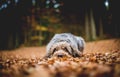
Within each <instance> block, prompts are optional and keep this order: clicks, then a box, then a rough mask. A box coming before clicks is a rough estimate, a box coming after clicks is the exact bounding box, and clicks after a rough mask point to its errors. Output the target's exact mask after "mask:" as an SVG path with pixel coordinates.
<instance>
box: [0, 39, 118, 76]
mask: <svg viewBox="0 0 120 77" xmlns="http://www.w3.org/2000/svg"><path fill="white" fill-rule="evenodd" d="M45 51H46V50H45V46H44V47H21V48H18V49H16V50H11V51H7V50H6V51H0V77H120V39H110V40H101V41H95V42H87V43H86V47H85V50H84V54H83V55H82V57H80V58H72V57H64V58H56V57H53V58H48V59H41V58H42V57H43V56H44V55H45Z"/></svg>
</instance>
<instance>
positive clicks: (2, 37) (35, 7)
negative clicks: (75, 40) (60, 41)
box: [0, 0, 120, 50]
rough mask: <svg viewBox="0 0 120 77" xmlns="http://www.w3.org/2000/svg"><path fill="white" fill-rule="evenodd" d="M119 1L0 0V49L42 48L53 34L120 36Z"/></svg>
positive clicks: (92, 37)
mask: <svg viewBox="0 0 120 77" xmlns="http://www.w3.org/2000/svg"><path fill="white" fill-rule="evenodd" d="M118 1H119V0H0V50H4V49H14V48H17V47H20V46H43V45H46V44H47V43H48V42H49V41H50V39H51V38H52V37H53V35H54V34H55V33H62V32H68V33H73V34H75V35H78V36H82V37H83V38H85V40H86V41H94V40H101V39H109V38H119V37H120V23H119V21H120V20H119V18H120V12H119V10H120V9H119V5H120V4H119V2H118Z"/></svg>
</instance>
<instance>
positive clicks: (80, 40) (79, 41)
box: [76, 36, 85, 52]
mask: <svg viewBox="0 0 120 77" xmlns="http://www.w3.org/2000/svg"><path fill="white" fill-rule="evenodd" d="M76 39H77V45H78V50H79V51H80V52H83V50H84V48H85V41H84V39H83V38H82V37H78V36H76Z"/></svg>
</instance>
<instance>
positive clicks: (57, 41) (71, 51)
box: [45, 33, 85, 58]
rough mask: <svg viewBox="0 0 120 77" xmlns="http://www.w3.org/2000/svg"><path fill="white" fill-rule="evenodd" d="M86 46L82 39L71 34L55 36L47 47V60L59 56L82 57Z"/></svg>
mask: <svg viewBox="0 0 120 77" xmlns="http://www.w3.org/2000/svg"><path fill="white" fill-rule="evenodd" d="M84 46H85V41H84V39H83V38H82V37H78V36H75V35H73V34H71V33H61V34H55V35H54V37H53V38H52V39H51V41H50V42H49V43H48V45H47V47H46V50H47V52H46V56H45V57H46V58H48V57H52V56H57V55H59V54H62V55H65V56H72V57H80V56H81V54H82V52H83V50H84Z"/></svg>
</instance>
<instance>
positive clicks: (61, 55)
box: [57, 54, 65, 57]
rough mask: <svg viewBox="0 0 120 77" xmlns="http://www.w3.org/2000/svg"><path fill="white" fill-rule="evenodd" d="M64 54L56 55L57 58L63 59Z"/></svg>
mask: <svg viewBox="0 0 120 77" xmlns="http://www.w3.org/2000/svg"><path fill="white" fill-rule="evenodd" d="M64 56H65V55H64V54H58V55H57V57H64Z"/></svg>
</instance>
